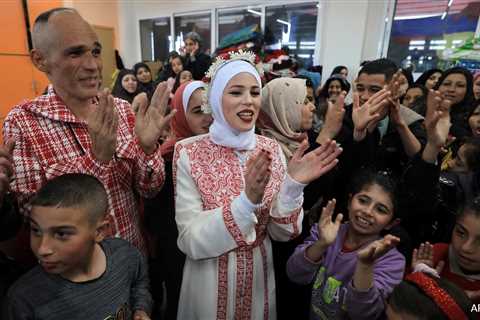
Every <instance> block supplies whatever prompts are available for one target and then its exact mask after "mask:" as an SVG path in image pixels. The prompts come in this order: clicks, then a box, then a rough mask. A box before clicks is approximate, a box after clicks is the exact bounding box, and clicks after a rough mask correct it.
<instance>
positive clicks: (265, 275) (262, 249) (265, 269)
mask: <svg viewBox="0 0 480 320" xmlns="http://www.w3.org/2000/svg"><path fill="white" fill-rule="evenodd" d="M260 253H261V254H262V262H263V284H264V285H263V296H264V298H263V299H264V302H263V319H264V320H268V309H269V306H268V262H267V250H266V249H265V245H264V244H263V243H262V244H261V245H260Z"/></svg>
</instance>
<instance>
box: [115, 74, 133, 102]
mask: <svg viewBox="0 0 480 320" xmlns="http://www.w3.org/2000/svg"><path fill="white" fill-rule="evenodd" d="M139 93H140V91H139V90H138V83H137V78H136V77H135V72H134V71H133V70H130V69H122V70H120V72H119V73H118V75H117V80H115V85H114V86H113V90H112V95H113V96H114V97H116V98H120V99H123V100H126V101H128V102H129V103H130V104H131V103H132V101H133V98H135V96H136V95H137V94H139Z"/></svg>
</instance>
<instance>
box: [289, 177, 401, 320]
mask: <svg viewBox="0 0 480 320" xmlns="http://www.w3.org/2000/svg"><path fill="white" fill-rule="evenodd" d="M394 194H395V184H394V182H393V181H392V180H391V179H390V178H389V177H388V176H386V175H385V174H384V173H374V172H371V171H363V172H361V173H360V174H359V175H358V176H357V177H356V178H355V179H354V181H353V183H352V188H351V192H350V199H349V203H348V217H349V222H348V223H344V224H341V221H342V218H343V215H342V214H338V215H337V216H336V218H335V219H334V220H333V221H332V216H333V211H334V209H335V200H331V201H329V202H328V204H327V206H326V207H325V208H324V209H323V211H322V215H321V217H320V220H319V222H318V224H315V225H314V226H313V227H312V229H311V231H310V237H308V238H307V239H306V240H305V242H304V243H303V244H301V245H300V246H298V247H297V249H296V250H295V253H294V254H293V255H292V256H291V257H290V259H289V261H288V263H287V273H288V275H289V277H290V279H291V280H292V281H294V282H296V283H299V284H310V283H312V284H313V287H312V297H311V308H310V319H377V318H379V317H380V316H382V315H383V313H384V311H385V306H384V300H385V299H386V298H387V297H388V295H389V294H390V293H391V292H392V290H393V288H394V287H395V286H396V285H397V284H398V283H400V281H401V280H402V277H403V271H404V267H405V258H404V257H403V256H402V255H401V254H400V253H399V252H398V251H397V250H396V249H395V248H393V247H394V246H395V245H397V244H398V243H399V241H400V239H398V238H396V237H394V236H391V235H386V236H385V237H383V238H382V237H381V236H380V235H381V233H382V232H383V231H385V230H389V229H390V228H391V227H392V226H393V225H395V224H397V223H398V221H399V220H398V218H397V214H396V211H395V209H396V205H395V204H396V203H395V202H396V201H395V195H394Z"/></svg>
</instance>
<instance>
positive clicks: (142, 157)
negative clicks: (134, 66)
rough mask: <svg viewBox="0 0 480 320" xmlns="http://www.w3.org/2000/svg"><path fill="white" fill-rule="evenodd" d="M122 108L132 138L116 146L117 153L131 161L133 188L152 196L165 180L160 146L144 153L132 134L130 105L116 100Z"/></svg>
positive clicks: (143, 194)
mask: <svg viewBox="0 0 480 320" xmlns="http://www.w3.org/2000/svg"><path fill="white" fill-rule="evenodd" d="M118 103H119V104H120V107H121V108H122V110H124V111H125V112H126V122H127V125H128V128H126V130H128V131H130V133H131V135H132V137H133V138H131V139H129V140H128V142H127V143H125V144H123V145H121V146H120V148H117V153H118V154H120V155H121V156H122V157H125V158H127V159H129V160H131V161H133V184H134V187H135V190H136V191H137V192H138V193H139V194H140V195H141V196H142V197H145V198H152V197H154V196H155V195H156V194H157V193H158V192H159V191H160V189H161V188H162V186H163V183H164V182H165V165H164V161H163V158H162V155H161V148H160V147H159V146H158V145H157V149H156V150H155V152H153V153H152V154H149V155H147V154H145V152H144V151H143V149H142V148H141V147H140V143H139V141H138V138H137V137H136V136H135V134H134V128H135V115H134V114H133V111H132V110H131V107H130V105H129V104H128V103H127V102H125V101H123V102H121V101H120V100H118Z"/></svg>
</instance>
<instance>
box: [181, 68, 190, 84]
mask: <svg viewBox="0 0 480 320" xmlns="http://www.w3.org/2000/svg"><path fill="white" fill-rule="evenodd" d="M190 80H192V73H191V72H190V71H188V70H185V71H183V72H182V74H181V75H180V84H184V83H185V82H187V81H190Z"/></svg>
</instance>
